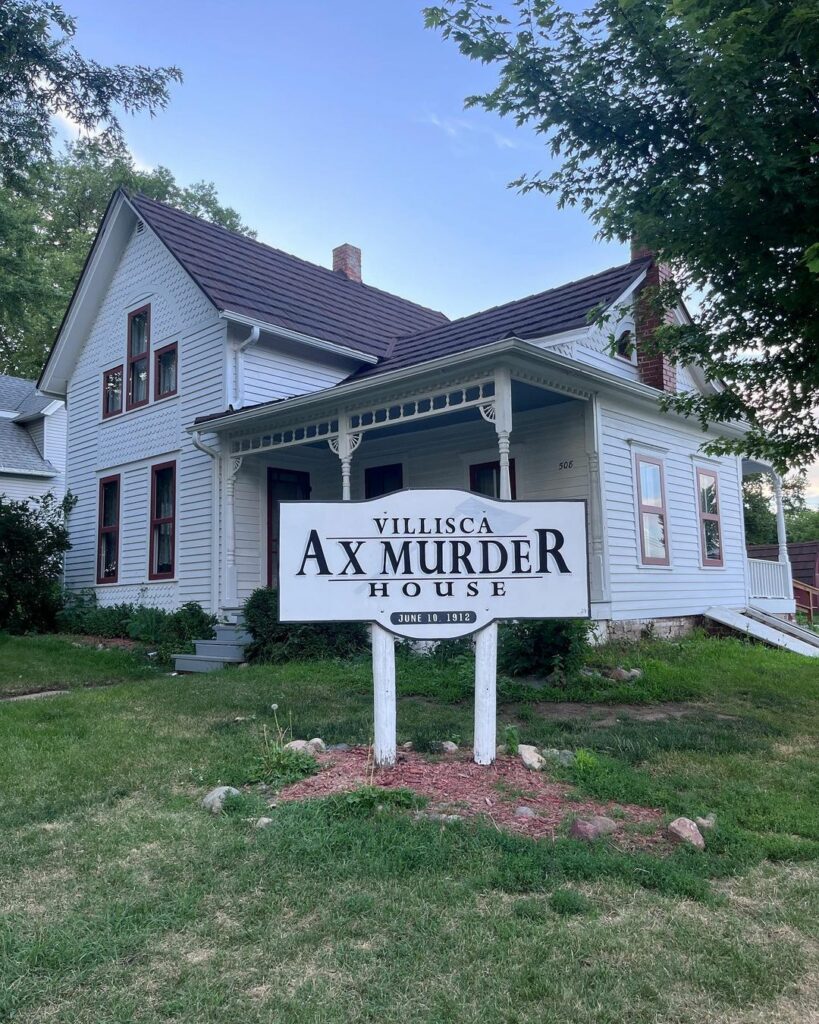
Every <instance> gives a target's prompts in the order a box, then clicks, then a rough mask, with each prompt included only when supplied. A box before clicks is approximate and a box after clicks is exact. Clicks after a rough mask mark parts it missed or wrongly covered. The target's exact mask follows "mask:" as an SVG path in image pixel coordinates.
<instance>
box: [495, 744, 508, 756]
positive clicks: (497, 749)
mask: <svg viewBox="0 0 819 1024" xmlns="http://www.w3.org/2000/svg"><path fill="white" fill-rule="evenodd" d="M507 753H508V751H507V749H506V744H505V743H501V744H500V746H498V747H495V756H496V757H503V755H504V754H507Z"/></svg>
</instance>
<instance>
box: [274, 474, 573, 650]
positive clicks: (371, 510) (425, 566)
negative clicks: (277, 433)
mask: <svg viewBox="0 0 819 1024" xmlns="http://www.w3.org/2000/svg"><path fill="white" fill-rule="evenodd" d="M280 523H281V534H280V545H279V615H280V618H281V620H282V622H333V621H342V622H343V621H347V622H350V621H363V622H377V623H379V624H380V625H382V626H383V627H384V628H385V629H388V630H390V631H391V632H393V633H396V634H398V635H399V636H404V637H411V638H415V639H426V640H439V639H443V638H446V637H456V636H464V635H465V634H467V633H473V632H475V630H478V629H481V628H482V627H483V626H486V625H488V624H489V623H490V622H492V621H494V620H496V619H527V618H529V619H532V618H535V619H542V618H588V616H589V611H590V609H589V579H588V557H587V547H586V503H585V502H584V501H496V500H494V499H492V498H485V497H483V496H482V495H478V494H471V493H468V492H465V491H455V490H405V491H396V492H395V493H393V494H389V495H385V496H383V497H380V498H373V499H371V500H369V501H343V502H322V501H283V502H282V503H281V519H280Z"/></svg>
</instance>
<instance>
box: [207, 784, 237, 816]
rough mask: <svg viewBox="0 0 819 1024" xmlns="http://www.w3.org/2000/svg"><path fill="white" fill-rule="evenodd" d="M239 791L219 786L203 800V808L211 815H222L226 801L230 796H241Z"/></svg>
mask: <svg viewBox="0 0 819 1024" xmlns="http://www.w3.org/2000/svg"><path fill="white" fill-rule="evenodd" d="M239 795H240V793H239V790H238V789H235V788H234V787H233V786H217V787H216V789H212V790H211V791H210V792H209V793H206V794H205V796H204V797H203V798H202V807H203V809H204V810H206V811H210V813H211V814H221V813H222V807H223V806H224V803H225V800H227V798H228V797H229V796H239Z"/></svg>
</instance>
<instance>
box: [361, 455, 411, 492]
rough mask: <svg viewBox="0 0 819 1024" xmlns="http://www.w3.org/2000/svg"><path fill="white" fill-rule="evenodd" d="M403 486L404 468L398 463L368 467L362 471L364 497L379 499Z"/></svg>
mask: <svg viewBox="0 0 819 1024" xmlns="http://www.w3.org/2000/svg"><path fill="white" fill-rule="evenodd" d="M403 486H404V467H403V465H402V464H401V463H400V462H395V463H393V464H392V465H389V466H368V467H367V468H366V469H365V470H364V497H365V498H380V497H381V495H382V494H392V492H393V491H400V490H401V488H402V487H403Z"/></svg>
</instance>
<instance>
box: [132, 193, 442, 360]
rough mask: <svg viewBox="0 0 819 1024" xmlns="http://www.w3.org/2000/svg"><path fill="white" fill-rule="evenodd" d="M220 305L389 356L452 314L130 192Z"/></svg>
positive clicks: (152, 225) (134, 203) (142, 212)
mask: <svg viewBox="0 0 819 1024" xmlns="http://www.w3.org/2000/svg"><path fill="white" fill-rule="evenodd" d="M128 198H129V201H130V203H131V205H132V206H133V207H134V209H135V210H136V212H137V214H138V215H139V216H140V217H142V218H143V220H144V221H145V222H146V223H147V224H148V225H149V227H150V228H151V229H152V230H153V231H154V232H155V233H156V234H157V235H158V236H159V238H160V239H161V241H162V242H163V243H164V244H165V245H166V246H167V247H168V249H169V250H170V251H171V252H172V253H173V255H174V256H175V257H176V259H177V260H178V261H179V263H180V264H181V265H182V267H183V268H184V269H185V270H186V271H187V273H188V274H189V275H190V276H191V278H193V280H194V281H195V283H196V284H197V285H198V286H199V288H201V290H202V291H203V292H204V293H205V295H206V296H207V297H208V298H209V299H210V301H211V302H212V303H213V305H214V306H216V308H217V309H218V310H220V311H228V312H232V313H238V314H240V315H242V316H247V317H251V318H252V319H254V320H261V321H263V322H265V323H269V324H272V325H274V326H278V327H283V328H285V329H287V330H291V331H298V332H300V333H302V334H307V335H310V336H311V337H315V338H320V339H322V340H324V341H331V342H334V343H336V344H341V345H346V346H348V347H350V348H353V349H356V350H358V351H361V352H363V353H365V354H366V355H370V356H383V355H384V354H385V353H386V351H387V349H388V348H389V346H390V343H391V342H392V341H393V340H394V339H395V338H397V337H398V336H400V335H402V334H414V333H416V332H418V331H424V330H428V329H429V328H431V327H434V326H437V325H439V324H443V323H446V322H447V318H446V317H445V316H444V314H443V313H438V312H436V311H434V310H431V309H427V308H425V307H424V306H419V305H418V304H416V303H414V302H410V301H408V300H407V299H402V298H399V297H398V296H397V295H391V294H390V293H389V292H384V291H381V290H380V289H379V288H373V287H372V285H368V284H362V283H360V282H357V281H351V280H349V278H347V277H345V276H344V275H343V274H339V273H337V272H335V271H333V270H328V269H327V268H326V267H320V266H317V265H316V264H314V263H308V262H307V261H306V260H302V259H299V258H298V257H297V256H291V255H290V254H289V253H286V252H282V251H281V250H280V249H274V248H272V247H271V246H269V245H265V244H264V243H262V242H257V241H256V240H255V239H252V238H248V237H247V236H245V235H240V234H237V233H236V232H234V231H228V230H227V229H226V228H222V227H219V226H218V225H216V224H211V223H209V222H208V221H204V220H200V219H199V218H198V217H194V216H192V215H191V214H188V213H183V212H182V211H181V210H177V209H175V208H174V207H172V206H167V205H166V204H165V203H160V202H157V201H156V200H155V199H148V198H147V197H146V196H143V195H134V196H129V197H128Z"/></svg>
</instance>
